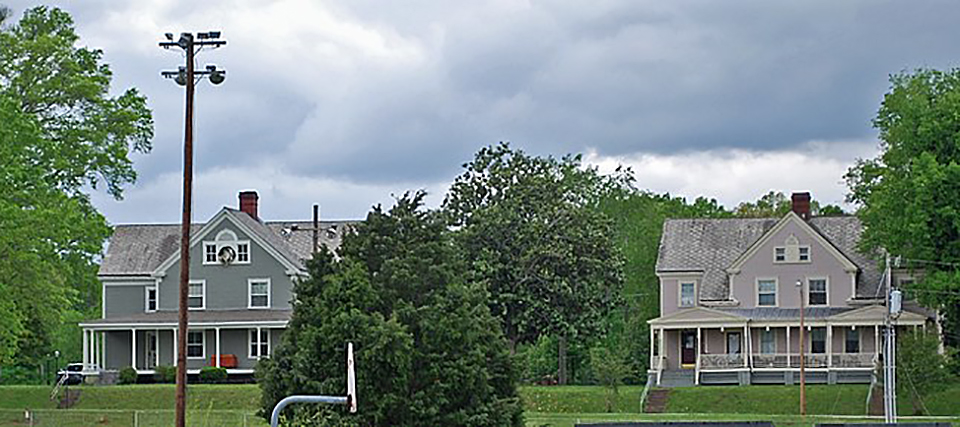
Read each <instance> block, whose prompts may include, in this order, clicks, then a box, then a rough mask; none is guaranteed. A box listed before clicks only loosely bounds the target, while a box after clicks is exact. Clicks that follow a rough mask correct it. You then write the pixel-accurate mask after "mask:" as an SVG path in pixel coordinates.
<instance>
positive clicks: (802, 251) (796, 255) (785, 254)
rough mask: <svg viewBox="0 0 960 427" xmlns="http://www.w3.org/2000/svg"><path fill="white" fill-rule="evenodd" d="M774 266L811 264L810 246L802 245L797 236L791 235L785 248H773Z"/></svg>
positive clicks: (784, 244) (784, 243) (785, 242)
mask: <svg viewBox="0 0 960 427" xmlns="http://www.w3.org/2000/svg"><path fill="white" fill-rule="evenodd" d="M773 262H774V264H796V263H805V262H810V246H808V245H800V242H799V241H798V240H797V236H794V235H792V234H791V235H790V237H787V239H786V240H785V241H784V242H783V246H776V247H774V248H773Z"/></svg>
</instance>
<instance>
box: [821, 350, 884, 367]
mask: <svg viewBox="0 0 960 427" xmlns="http://www.w3.org/2000/svg"><path fill="white" fill-rule="evenodd" d="M876 361H877V355H876V354H874V353H839V354H834V355H833V366H832V367H834V368H872V367H874V365H875V364H876Z"/></svg>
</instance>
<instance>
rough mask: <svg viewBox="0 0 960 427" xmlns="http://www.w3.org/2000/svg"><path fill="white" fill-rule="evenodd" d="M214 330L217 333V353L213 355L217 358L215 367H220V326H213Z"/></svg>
mask: <svg viewBox="0 0 960 427" xmlns="http://www.w3.org/2000/svg"><path fill="white" fill-rule="evenodd" d="M213 330H214V331H216V335H217V354H216V355H215V356H214V357H215V358H216V359H217V367H218V368H219V367H220V328H219V327H217V328H213Z"/></svg>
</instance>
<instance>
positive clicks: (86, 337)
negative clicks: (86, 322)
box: [57, 329, 90, 371]
mask: <svg viewBox="0 0 960 427" xmlns="http://www.w3.org/2000/svg"><path fill="white" fill-rule="evenodd" d="M89 366H90V331H89V330H87V329H84V330H83V370H84V371H86V370H88V369H89ZM57 369H59V367H58V368H57Z"/></svg>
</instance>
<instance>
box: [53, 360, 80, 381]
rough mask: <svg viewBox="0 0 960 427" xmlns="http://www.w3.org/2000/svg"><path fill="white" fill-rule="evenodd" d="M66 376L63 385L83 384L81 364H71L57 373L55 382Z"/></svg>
mask: <svg viewBox="0 0 960 427" xmlns="http://www.w3.org/2000/svg"><path fill="white" fill-rule="evenodd" d="M64 375H66V377H67V380H66V382H64V384H67V385H77V384H80V383H82V382H83V364H82V363H71V364H69V365H67V367H66V368H64V369H61V370H59V371H57V382H60V378H63V376H64Z"/></svg>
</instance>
